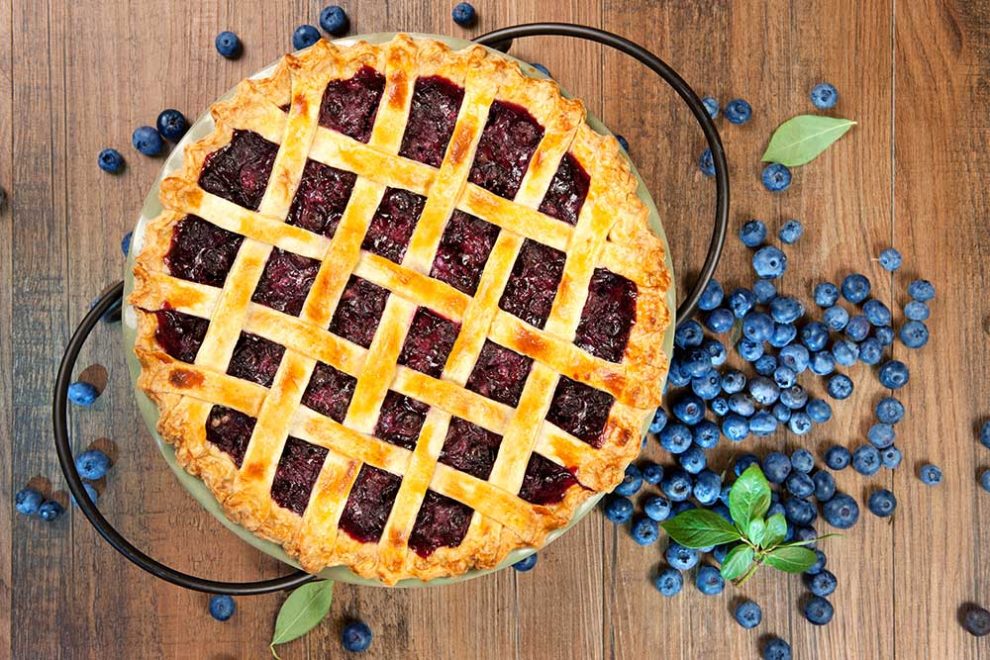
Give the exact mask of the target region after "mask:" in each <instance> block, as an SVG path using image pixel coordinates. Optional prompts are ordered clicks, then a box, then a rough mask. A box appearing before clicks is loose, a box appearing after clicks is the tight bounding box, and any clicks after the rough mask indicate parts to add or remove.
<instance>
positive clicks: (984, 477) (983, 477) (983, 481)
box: [980, 470, 990, 493]
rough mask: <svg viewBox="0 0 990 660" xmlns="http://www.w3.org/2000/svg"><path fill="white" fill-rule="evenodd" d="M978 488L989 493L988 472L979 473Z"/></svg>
mask: <svg viewBox="0 0 990 660" xmlns="http://www.w3.org/2000/svg"><path fill="white" fill-rule="evenodd" d="M980 488H982V489H983V490H985V491H987V492H988V493H990V470H984V471H983V472H981V473H980Z"/></svg>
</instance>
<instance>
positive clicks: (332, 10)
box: [320, 5, 350, 37]
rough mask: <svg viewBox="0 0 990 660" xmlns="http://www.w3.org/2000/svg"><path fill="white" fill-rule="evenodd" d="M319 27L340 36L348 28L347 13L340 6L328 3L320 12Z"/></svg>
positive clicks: (345, 32)
mask: <svg viewBox="0 0 990 660" xmlns="http://www.w3.org/2000/svg"><path fill="white" fill-rule="evenodd" d="M320 27H321V28H323V30H324V31H325V32H326V33H327V34H331V35H333V36H335V37H340V36H343V35H344V34H347V30H348V28H350V21H349V20H348V19H347V13H346V12H345V11H344V9H343V8H342V7H339V6H337V5H329V6H327V7H324V8H323V11H321V12H320Z"/></svg>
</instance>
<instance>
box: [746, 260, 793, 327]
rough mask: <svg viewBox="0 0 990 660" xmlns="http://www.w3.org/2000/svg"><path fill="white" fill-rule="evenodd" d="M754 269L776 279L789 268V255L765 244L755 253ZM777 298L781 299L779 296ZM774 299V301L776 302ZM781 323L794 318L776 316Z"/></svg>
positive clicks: (764, 276)
mask: <svg viewBox="0 0 990 660" xmlns="http://www.w3.org/2000/svg"><path fill="white" fill-rule="evenodd" d="M753 270H755V271H756V274H757V275H759V276H760V277H763V278H767V279H776V278H778V277H780V276H781V275H783V274H784V271H785V270H787V255H786V254H784V253H783V252H781V251H780V249H779V248H776V247H774V246H772V245H764V246H763V247H761V248H760V249H759V250H757V251H756V253H755V254H753ZM776 300H780V299H779V298H777V299H776ZM776 300H774V302H776ZM774 320H775V321H777V322H779V323H790V322H791V321H793V320H794V319H789V320H784V319H778V318H776V317H774Z"/></svg>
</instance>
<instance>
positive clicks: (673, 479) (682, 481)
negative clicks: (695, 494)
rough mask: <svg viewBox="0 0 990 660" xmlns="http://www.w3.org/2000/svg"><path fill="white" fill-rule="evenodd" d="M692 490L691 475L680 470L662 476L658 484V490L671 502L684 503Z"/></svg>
mask: <svg viewBox="0 0 990 660" xmlns="http://www.w3.org/2000/svg"><path fill="white" fill-rule="evenodd" d="M693 488H694V482H693V480H692V479H691V475H690V474H688V473H687V472H685V471H684V470H682V469H681V468H677V469H674V470H670V474H666V475H664V477H663V481H661V482H660V490H662V491H663V494H664V495H666V496H667V497H668V498H669V499H670V500H671V501H672V502H684V501H685V500H687V499H688V498H689V497H691V491H692V489H693Z"/></svg>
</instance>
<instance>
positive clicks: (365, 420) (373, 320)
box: [130, 35, 670, 583]
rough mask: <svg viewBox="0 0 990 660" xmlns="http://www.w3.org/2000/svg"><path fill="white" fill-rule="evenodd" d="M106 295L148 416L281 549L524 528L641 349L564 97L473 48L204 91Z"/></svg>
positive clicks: (345, 549)
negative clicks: (206, 105) (117, 315)
mask: <svg viewBox="0 0 990 660" xmlns="http://www.w3.org/2000/svg"><path fill="white" fill-rule="evenodd" d="M212 115H213V118H214V122H215V125H216V127H215V130H214V132H213V133H212V134H211V135H209V136H207V137H206V138H204V139H202V140H200V141H198V142H195V143H193V144H191V145H189V146H188V147H187V148H186V151H185V154H184V164H183V167H182V169H181V170H180V171H179V172H178V173H177V174H176V175H175V176H172V177H169V178H167V179H165V180H164V181H163V182H162V185H161V199H162V204H163V206H164V208H165V210H164V211H163V212H162V214H161V215H160V216H159V217H157V218H155V219H154V220H153V221H151V222H150V223H149V224H148V226H147V228H146V231H145V233H144V235H143V236H141V237H138V239H137V241H136V242H137V244H139V245H141V246H142V247H141V251H140V254H139V255H138V257H137V260H136V265H135V269H134V276H135V289H134V293H133V294H132V296H131V298H130V302H131V303H132V304H133V305H134V306H135V308H136V310H137V316H138V336H137V341H136V345H135V351H136V353H137V355H138V357H139V359H140V361H141V365H142V372H141V376H140V379H139V381H138V384H139V386H140V387H141V388H142V390H143V391H145V392H146V393H147V394H148V395H149V396H150V397H151V398H152V399H153V400H154V401H155V402H156V404H157V405H158V407H159V410H160V413H161V414H160V419H159V423H158V430H159V432H160V433H161V435H162V437H163V438H164V439H165V440H167V441H168V442H170V443H171V444H173V445H174V446H175V449H176V456H177V459H178V461H179V462H180V464H181V465H183V467H184V468H185V469H186V470H187V471H188V472H190V473H191V474H194V475H196V476H198V477H199V478H201V479H202V480H203V481H204V482H205V483H206V485H207V486H208V487H209V488H210V490H211V491H212V492H213V493H214V494H215V496H216V497H217V498H218V500H219V501H220V502H221V504H222V505H223V507H224V509H225V511H226V512H227V514H228V516H229V517H230V518H231V519H233V520H235V521H237V522H239V523H240V524H242V525H244V526H245V527H247V528H249V529H251V530H252V531H253V532H254V533H255V534H257V535H259V536H262V537H264V538H268V539H271V540H274V541H276V542H278V543H281V544H282V545H283V547H284V548H285V549H286V551H287V552H288V553H289V554H290V555H292V556H293V557H295V558H297V559H298V561H299V562H300V563H301V565H302V566H303V567H304V568H305V569H306V570H308V571H311V572H316V571H319V570H321V569H322V568H324V567H327V566H331V565H339V564H343V565H347V566H349V567H350V568H351V569H352V570H354V571H355V572H356V573H357V574H359V575H362V576H365V577H372V578H377V579H380V580H382V581H383V582H386V583H394V582H396V581H398V580H400V579H403V578H407V577H417V578H420V579H431V578H434V577H438V576H447V575H456V574H460V573H463V572H464V571H467V570H469V569H471V568H488V567H492V566H495V565H496V564H498V563H499V562H500V561H501V560H502V559H504V558H505V556H506V554H507V553H508V552H510V551H511V550H513V549H515V548H519V547H527V546H529V547H540V546H541V545H542V544H543V543H544V542H545V540H546V536H547V534H548V533H549V532H550V531H552V530H554V529H557V528H559V527H561V526H563V525H565V524H566V523H567V522H568V521H569V520H570V519H571V517H572V515H573V513H574V511H575V509H576V507H577V506H578V505H579V504H580V503H581V502H582V501H584V500H585V499H587V498H588V497H590V496H591V495H593V494H594V493H595V492H601V491H606V490H610V489H611V488H612V487H614V486H615V484H616V483H618V481H619V480H621V477H622V474H623V471H624V469H625V467H626V465H628V463H629V462H630V461H631V460H632V459H633V458H635V456H636V455H637V454H638V451H639V444H640V442H639V441H640V435H641V430H642V427H643V425H644V422H645V420H646V419H647V418H648V417H649V416H650V415H652V412H653V410H654V409H655V408H656V406H657V405H658V403H659V400H660V394H661V392H660V383H661V382H662V378H663V375H664V374H665V372H666V369H667V357H666V356H665V355H664V354H663V351H662V349H661V344H662V340H663V335H664V332H665V330H666V328H667V326H668V324H669V322H670V312H669V309H668V308H667V305H666V302H665V300H666V292H667V290H668V287H669V284H670V275H669V273H668V272H667V270H666V268H665V266H664V257H665V255H664V248H663V244H662V243H661V242H660V241H659V240H658V239H657V238H656V237H654V236H653V234H652V233H651V232H650V231H649V229H648V224H647V215H648V214H647V210H646V208H645V206H644V205H643V203H642V201H641V200H640V199H639V198H638V197H637V196H636V192H635V191H636V179H635V178H634V177H633V176H632V174H631V173H630V170H629V167H628V164H627V162H626V160H625V159H624V157H623V156H622V155H621V154H620V152H619V147H618V145H617V143H616V141H615V140H614V139H613V138H611V137H605V136H600V135H598V134H597V133H595V132H594V131H593V130H592V129H591V128H590V127H589V126H588V125H587V124H586V123H585V121H584V108H583V105H582V104H581V103H580V102H579V101H575V100H570V99H565V98H563V97H562V96H561V95H560V92H559V89H558V87H557V85H556V84H555V83H553V82H551V81H547V80H536V79H531V78H528V77H526V76H524V75H523V74H522V73H521V72H520V70H519V68H518V66H517V65H516V64H514V63H512V62H510V61H509V60H507V59H505V58H503V57H501V56H499V55H497V54H494V53H491V52H489V51H487V50H485V49H484V48H481V47H478V46H475V47H471V48H467V49H464V50H461V51H453V50H451V49H450V48H448V47H447V46H445V45H443V44H441V43H439V42H436V41H432V40H429V39H418V38H417V39H412V38H410V37H408V36H405V35H399V36H397V37H396V38H395V39H393V40H392V41H391V42H389V43H387V44H381V45H372V44H367V43H364V42H359V43H357V44H355V45H353V46H349V47H337V46H334V45H332V44H330V43H328V42H325V41H320V42H318V43H317V44H316V45H314V46H313V47H311V48H309V49H307V50H304V51H300V52H299V53H296V54H294V55H287V56H285V57H284V58H283V59H282V61H281V62H280V63H279V65H278V66H277V67H276V69H275V71H274V73H273V74H272V75H271V76H270V77H268V78H264V79H258V80H246V81H244V82H242V83H241V84H240V85H239V86H238V88H237V90H236V92H235V94H234V96H233V97H232V98H231V99H230V100H228V101H223V102H219V103H217V104H215V105H214V106H213V108H212Z"/></svg>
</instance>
